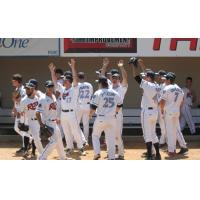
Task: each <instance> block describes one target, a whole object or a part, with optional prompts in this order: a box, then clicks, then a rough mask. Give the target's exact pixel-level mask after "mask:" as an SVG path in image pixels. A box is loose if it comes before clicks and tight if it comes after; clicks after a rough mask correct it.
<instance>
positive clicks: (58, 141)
mask: <svg viewBox="0 0 200 200" xmlns="http://www.w3.org/2000/svg"><path fill="white" fill-rule="evenodd" d="M45 87H46V94H45V95H44V97H42V98H41V99H40V100H39V105H38V107H37V110H36V117H37V120H38V122H39V124H40V127H42V128H44V127H45V125H47V126H49V127H51V128H52V129H53V135H52V136H51V138H50V140H49V143H48V144H47V145H46V147H45V148H44V150H43V152H42V153H41V155H40V157H39V160H46V159H47V157H48V156H49V154H50V153H51V152H52V151H53V149H54V148H56V150H57V152H58V155H59V158H60V159H61V160H64V159H65V152H64V146H63V143H62V138H61V133H60V130H59V127H58V126H57V123H59V122H58V120H57V119H58V118H60V117H59V110H58V107H57V102H56V97H55V96H54V95H53V93H54V84H53V82H52V81H47V82H46V83H45Z"/></svg>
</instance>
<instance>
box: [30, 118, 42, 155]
mask: <svg viewBox="0 0 200 200" xmlns="http://www.w3.org/2000/svg"><path fill="white" fill-rule="evenodd" d="M28 124H29V131H28V133H29V134H31V136H32V137H33V140H34V143H35V146H36V148H37V150H38V152H39V154H40V155H41V154H42V152H43V146H42V143H41V139H40V125H39V123H38V121H37V120H30V121H29V123H28Z"/></svg>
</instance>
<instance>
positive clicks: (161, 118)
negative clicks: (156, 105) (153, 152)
mask: <svg viewBox="0 0 200 200" xmlns="http://www.w3.org/2000/svg"><path fill="white" fill-rule="evenodd" d="M158 122H159V125H160V130H161V137H160V141H159V143H160V144H165V143H167V136H166V128H165V120H164V116H163V115H162V113H161V110H160V109H159V110H158Z"/></svg>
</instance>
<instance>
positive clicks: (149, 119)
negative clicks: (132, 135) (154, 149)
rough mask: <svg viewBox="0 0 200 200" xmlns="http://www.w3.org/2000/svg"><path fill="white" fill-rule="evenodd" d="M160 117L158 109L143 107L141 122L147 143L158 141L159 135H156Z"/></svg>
mask: <svg viewBox="0 0 200 200" xmlns="http://www.w3.org/2000/svg"><path fill="white" fill-rule="evenodd" d="M157 119H158V110H157V109H152V110H149V109H148V108H145V109H142V112H141V124H142V130H143V136H144V141H145V143H147V142H152V143H153V144H155V143H158V137H157V135H156V122H157Z"/></svg>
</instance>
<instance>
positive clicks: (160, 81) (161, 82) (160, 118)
mask: <svg viewBox="0 0 200 200" xmlns="http://www.w3.org/2000/svg"><path fill="white" fill-rule="evenodd" d="M166 74H167V73H166V71H164V70H160V71H159V72H158V73H157V75H158V85H159V93H158V101H159V102H160V100H161V99H160V98H161V94H162V92H163V89H164V88H165V86H166V84H165V81H166V78H165V76H166ZM158 122H159V125H160V129H161V137H160V141H159V143H160V147H163V146H164V145H165V144H166V142H167V137H166V128H165V121H164V118H163V116H162V113H161V110H160V107H159V110H158Z"/></svg>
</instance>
